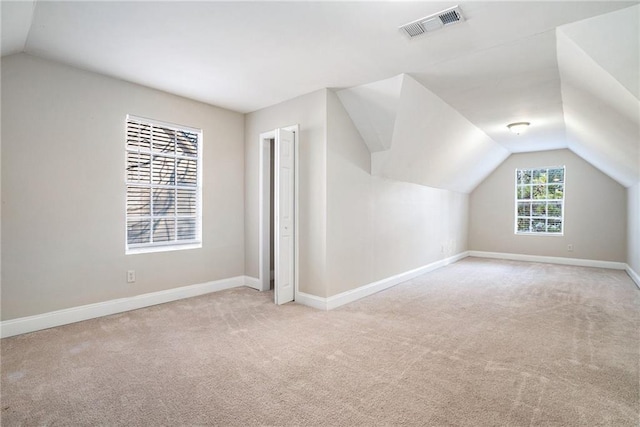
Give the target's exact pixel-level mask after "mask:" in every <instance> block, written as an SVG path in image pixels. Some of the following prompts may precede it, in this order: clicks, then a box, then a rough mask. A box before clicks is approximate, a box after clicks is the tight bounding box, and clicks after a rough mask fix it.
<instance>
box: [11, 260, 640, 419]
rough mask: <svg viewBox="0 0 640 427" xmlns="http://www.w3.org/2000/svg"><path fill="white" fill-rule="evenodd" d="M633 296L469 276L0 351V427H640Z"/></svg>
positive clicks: (446, 273) (59, 337) (528, 271)
mask: <svg viewBox="0 0 640 427" xmlns="http://www.w3.org/2000/svg"><path fill="white" fill-rule="evenodd" d="M639 295H640V292H639V291H638V289H637V288H636V287H635V286H634V284H633V282H632V281H631V280H630V279H629V277H628V276H627V275H626V274H625V273H624V272H623V271H614V270H604V269H590V268H580V267H568V266H558V265H548V264H537V263H520V262H510V261H494V260H481V259H475V258H467V259H465V260H463V261H460V262H458V263H456V264H454V265H450V266H448V267H445V268H443V269H440V270H437V271H434V272H432V273H429V274H426V275H424V276H421V277H419V278H416V279H414V280H411V281H410V282H407V283H405V284H402V285H399V286H397V287H394V288H392V289H389V290H387V291H385V292H381V293H379V294H376V295H374V296H371V297H369V298H366V299H363V300H360V301H358V302H355V303H353V304H350V305H348V306H344V307H342V308H339V309H337V310H334V311H331V312H321V311H317V310H313V309H310V308H307V307H303V306H300V305H297V304H287V305H285V306H280V307H278V306H275V305H273V303H272V302H271V298H272V296H273V295H272V294H271V293H259V292H256V291H253V290H250V289H246V288H239V289H233V290H228V291H223V292H219V293H215V294H210V295H206V296H202V297H197V298H192V299H188V300H183V301H178V302H174V303H169V304H164V305H161V306H155V307H150V308H146V309H141V310H136V311H132V312H128V313H124V314H119V315H113V316H110V317H105V318H101V319H95V320H90V321H86V322H81V323H77V324H73V325H67V326H63V327H58V328H54V329H49V330H46V331H40V332H36V333H32V334H27V335H22V336H17V337H12V338H7V339H3V340H2V342H1V344H2V353H1V354H2V365H1V366H2V384H1V385H2V391H1V398H2V402H1V404H2V425H3V426H15V425H62V426H67V425H74V426H75V425H122V426H125V425H126V426H132V425H141V426H142V425H154V426H157V425H171V426H178V425H222V426H232V425H238V426H240V425H242V426H246V425H315V426H319V425H331V426H342V425H344V426H353V425H367V426H370V425H437V426H441V425H464V426H483V425H492V426H493V425H512V426H531V425H557V426H572V425H576V426H577V425H581V426H596V425H611V426H632V425H638V424H639V416H638V414H639V410H640V394H639V393H640V382H639V366H638V365H639V360H640V357H639V354H640V336H639V330H640V329H639V326H640V315H639V312H640V310H639V308H640V297H639Z"/></svg>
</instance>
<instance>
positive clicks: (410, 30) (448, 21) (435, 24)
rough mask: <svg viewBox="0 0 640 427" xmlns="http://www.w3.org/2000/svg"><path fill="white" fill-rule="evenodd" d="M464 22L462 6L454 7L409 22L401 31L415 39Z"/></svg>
mask: <svg viewBox="0 0 640 427" xmlns="http://www.w3.org/2000/svg"><path fill="white" fill-rule="evenodd" d="M462 21H464V16H463V15H462V11H461V10H460V6H454V7H451V8H449V9H445V10H443V11H441V12H438V13H434V14H433V15H429V16H425V17H424V18H420V19H417V20H415V21H413V22H409V23H408V24H405V25H402V26H401V27H400V29H401V30H402V31H403V32H404V33H405V34H406V35H407V36H409V38H413V37H416V36H419V35H420V34H424V33H430V32H433V31H436V30H439V29H441V28H444V27H448V26H450V25H454V24H457V23H458V22H462Z"/></svg>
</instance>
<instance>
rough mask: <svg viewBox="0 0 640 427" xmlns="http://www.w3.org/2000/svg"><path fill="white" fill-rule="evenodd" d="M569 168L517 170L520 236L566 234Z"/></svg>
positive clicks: (517, 216) (516, 211) (518, 228)
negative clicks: (565, 216)
mask: <svg viewBox="0 0 640 427" xmlns="http://www.w3.org/2000/svg"><path fill="white" fill-rule="evenodd" d="M564 185H565V167H564V166H558V167H550V168H538V169H516V206H515V213H516V215H515V216H516V223H515V233H516V234H555V235H562V234H563V233H564V190H565V189H564Z"/></svg>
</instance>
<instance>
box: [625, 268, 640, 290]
mask: <svg viewBox="0 0 640 427" xmlns="http://www.w3.org/2000/svg"><path fill="white" fill-rule="evenodd" d="M625 270H626V272H627V274H628V275H629V277H631V280H633V282H634V283H635V284H636V286H637V287H638V289H640V274H638V273H637V272H636V271H633V269H632V268H631V267H630V266H629V265H627V268H625Z"/></svg>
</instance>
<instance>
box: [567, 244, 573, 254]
mask: <svg viewBox="0 0 640 427" xmlns="http://www.w3.org/2000/svg"><path fill="white" fill-rule="evenodd" d="M567 252H573V245H572V244H571V243H569V244H568V245H567Z"/></svg>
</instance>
